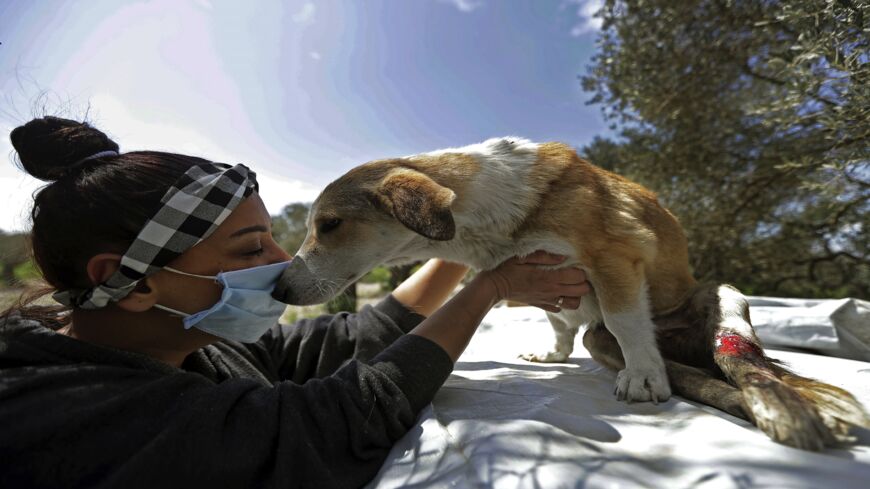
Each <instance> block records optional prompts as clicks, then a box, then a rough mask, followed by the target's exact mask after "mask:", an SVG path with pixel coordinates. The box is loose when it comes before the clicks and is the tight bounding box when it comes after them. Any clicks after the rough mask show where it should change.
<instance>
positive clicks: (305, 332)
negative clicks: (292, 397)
mask: <svg viewBox="0 0 870 489" xmlns="http://www.w3.org/2000/svg"><path fill="white" fill-rule="evenodd" d="M424 319H425V317H424V316H421V315H419V314H417V313H415V312H413V311H411V310H410V309H408V308H406V307H405V306H404V305H403V304H402V303H400V302H399V301H398V300H396V299H395V298H394V297H393V296H392V295H388V296H387V297H386V298H384V299H383V300H382V301H381V302H379V303H378V304H377V305H375V306H364V307H363V308H362V309H361V310H360V311H359V312H357V313H355V314H351V313H339V314H335V315H328V316H320V317H317V318H314V319H303V320H301V321H297V322H296V323H294V324H292V325H277V326H275V327H273V328H272V329H270V330H269V331H268V332H266V334H264V335H263V337H262V338H261V339H260V341H258V342H257V343H256V344H254V345H249V347H250V348H251V349H252V350H254V354H255V355H256V356H257V357H259V358H260V359H261V360H262V363H263V364H265V365H266V368H267V369H268V370H270V371H272V372H274V373H275V376H276V377H277V378H278V379H282V380H292V381H294V382H296V383H303V382H305V381H306V380H308V379H311V378H322V377H325V376H328V375H331V374H332V373H333V372H335V371H336V370H337V369H338V368H339V367H340V366H341V365H343V364H344V363H345V362H347V361H348V360H351V359H355V360H359V361H362V362H367V361H368V360H371V359H372V358H374V357H375V356H376V355H377V354H378V353H380V352H381V351H383V350H384V348H386V347H387V346H389V345H390V344H392V343H393V342H394V341H396V339H398V338H399V337H401V336H402V335H404V334H405V333H407V332H409V331H411V330H412V329H414V327H415V326H417V325H418V324H420V322H421V321H423V320H424Z"/></svg>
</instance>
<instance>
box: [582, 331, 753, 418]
mask: <svg viewBox="0 0 870 489" xmlns="http://www.w3.org/2000/svg"><path fill="white" fill-rule="evenodd" d="M583 346H585V347H586V349H587V350H588V351H589V353H590V354H591V355H592V358H593V359H594V360H595V361H597V362H598V363H600V364H602V365H604V366H605V367H607V368H609V369H611V370H614V371H617V372H618V371H620V370H622V369H624V368H625V361H624V359H623V357H622V350H620V349H619V343H618V342H617V341H616V338H615V337H614V336H613V335H612V334H611V333H610V331H608V330H607V329H606V328H604V327H603V326H602V325H600V324H593V325H590V326H589V328H588V329H587V330H586V333H585V334H584V335H583ZM665 369H666V370H667V373H668V379H669V381H670V384H671V388H672V389H673V391H674V393H675V394H677V395H679V396H682V397H685V398H686V399H689V400H692V401H697V402H700V403H703V404H707V405H710V406H713V407H715V408H718V409H721V410H722V411H725V412H727V413H729V414H731V415H733V416H737V417H738V418H742V419H749V418H748V417H747V415H746V407H745V406H744V404H743V396H742V394H741V393H740V390H739V389H737V388H735V387H734V386H732V385H729V384H728V383H726V382H723V381H722V380H720V379H717V378H715V377H713V375H712V374H711V373H710V372H708V371H706V370H702V369H699V368H695V367H691V366H689V365H685V364H682V363H679V362H676V361H674V360H670V359H668V358H665Z"/></svg>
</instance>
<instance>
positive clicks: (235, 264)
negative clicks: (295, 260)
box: [149, 193, 290, 314]
mask: <svg viewBox="0 0 870 489" xmlns="http://www.w3.org/2000/svg"><path fill="white" fill-rule="evenodd" d="M289 259H290V255H288V254H287V253H286V252H285V251H284V250H283V249H282V248H281V247H280V246H278V243H276V242H275V240H274V239H272V219H271V217H270V216H269V213H268V212H267V211H266V207H265V206H264V205H263V201H262V199H260V196H259V195H257V194H256V193H254V194H251V196H250V197H248V198H246V199H245V200H244V201H242V203H240V204H239V205H238V207H236V208H235V209H234V210H233V212H232V213H231V214H230V215H229V216H228V217H227V218H226V220H225V221H224V222H223V223H221V225H220V226H218V228H217V229H215V231H214V232H213V233H212V234H211V235H210V236H209V237H208V238H206V239H204V240H203V241H201V242H200V243H199V244H197V245H196V246H194V247H193V248H191V249H189V250H187V251H186V252H184V253H183V254H182V255H181V256H179V257H178V258H176V259H175V260H173V261H172V262H171V263H169V266H170V267H172V268H174V269H176V270H180V271H182V272H187V273H194V274H197V275H217V274H218V273H219V272H222V271H230V270H239V269H243V268H251V267H256V266H260V265H268V264H271V263H279V262H283V261H287V260H289ZM149 280H150V282H151V283H152V284H153V285H154V286H155V287H156V289H157V291H158V294H159V297H158V303H159V304H161V305H164V306H166V307H170V308H172V309H175V310H178V311H182V312H186V313H190V314H192V313H196V312H199V311H202V310H204V309H208V308H209V307H211V306H213V305H214V304H215V303H216V302H217V301H218V300H219V299H220V296H221V290H222V289H221V286H220V285H218V284H217V283H215V282H214V281H213V280H206V279H203V278H197V277H189V276H185V275H180V274H177V273H172V272H170V271H167V270H161V271H159V272H157V273H155V274H154V275H152V276H151V277H149Z"/></svg>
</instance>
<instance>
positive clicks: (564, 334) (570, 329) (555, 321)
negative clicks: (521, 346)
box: [520, 298, 586, 363]
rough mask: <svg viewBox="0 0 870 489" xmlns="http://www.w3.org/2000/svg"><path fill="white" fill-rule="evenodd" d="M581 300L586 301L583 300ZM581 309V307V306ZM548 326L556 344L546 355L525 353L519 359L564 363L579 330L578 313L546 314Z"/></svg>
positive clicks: (579, 320)
mask: <svg viewBox="0 0 870 489" xmlns="http://www.w3.org/2000/svg"><path fill="white" fill-rule="evenodd" d="M583 300H586V299H585V298H584V299H583ZM581 307H582V306H581ZM547 319H549V320H550V326H552V327H553V333H555V335H556V344H555V346H553V349H552V350H551V351H549V352H547V353H542V354H541V353H526V354H522V355H520V358H522V359H523V360H527V361H530V362H544V363H560V362H564V361H565V360H567V359H568V357H569V356H570V355H571V352H572V351H574V338H575V337H576V336H577V332H578V331H579V330H580V323H581V318H580V317H579V315H578V313H575V312H572V311H563V312H560V313H552V312H548V313H547Z"/></svg>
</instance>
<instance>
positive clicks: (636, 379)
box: [614, 365, 671, 404]
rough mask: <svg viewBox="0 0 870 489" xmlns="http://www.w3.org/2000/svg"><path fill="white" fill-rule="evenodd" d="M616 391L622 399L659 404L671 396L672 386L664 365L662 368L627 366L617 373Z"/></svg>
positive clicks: (617, 395)
mask: <svg viewBox="0 0 870 489" xmlns="http://www.w3.org/2000/svg"><path fill="white" fill-rule="evenodd" d="M614 393H615V394H616V398H617V399H618V400H620V401H628V402H646V401H652V402H653V404H658V403H659V401H667V400H668V399H669V398H670V397H671V386H670V384H669V383H668V375H667V373H666V372H665V368H664V365H662V366H661V368H657V367H646V368H637V367H635V368H626V369H623V370H620V371H619V373H618V374H617V375H616V388H615V389H614Z"/></svg>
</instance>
